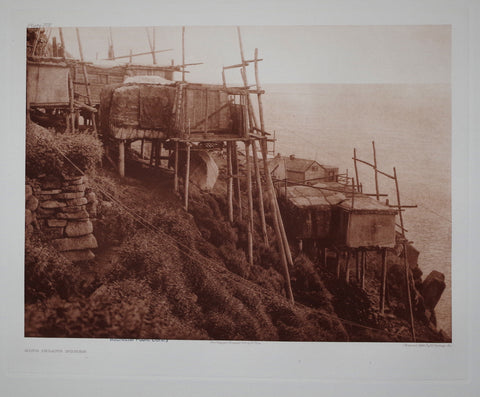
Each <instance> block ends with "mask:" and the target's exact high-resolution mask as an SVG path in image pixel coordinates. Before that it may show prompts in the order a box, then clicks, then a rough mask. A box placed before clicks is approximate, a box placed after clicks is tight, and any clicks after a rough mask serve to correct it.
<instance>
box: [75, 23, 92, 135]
mask: <svg viewBox="0 0 480 397" xmlns="http://www.w3.org/2000/svg"><path fill="white" fill-rule="evenodd" d="M75 30H76V33H77V41H78V50H79V52H80V60H81V61H82V72H83V79H84V81H85V89H86V92H87V102H88V105H89V106H92V99H91V98H92V96H91V94H90V83H89V81H88V73H87V67H86V66H85V63H84V62H83V61H84V59H83V49H82V41H81V40H80V31H79V30H78V28H75ZM91 120H92V126H93V131H94V133H97V124H96V122H95V113H91Z"/></svg>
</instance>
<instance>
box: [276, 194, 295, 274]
mask: <svg viewBox="0 0 480 397" xmlns="http://www.w3.org/2000/svg"><path fill="white" fill-rule="evenodd" d="M274 193H275V191H274ZM274 207H275V209H276V214H277V218H278V224H279V227H280V233H281V236H282V239H283V245H284V247H285V255H286V257H287V261H288V264H289V266H290V267H293V259H292V252H291V251H290V245H289V244H288V239H287V233H286V232H285V226H284V225H283V220H282V214H281V213H280V207H279V206H278V201H277V198H276V196H275V194H274Z"/></svg>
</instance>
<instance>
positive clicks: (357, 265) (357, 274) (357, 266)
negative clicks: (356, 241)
mask: <svg viewBox="0 0 480 397" xmlns="http://www.w3.org/2000/svg"><path fill="white" fill-rule="evenodd" d="M359 256H360V252H359V251H358V249H357V250H355V279H356V281H357V284H359V283H360V258H359Z"/></svg>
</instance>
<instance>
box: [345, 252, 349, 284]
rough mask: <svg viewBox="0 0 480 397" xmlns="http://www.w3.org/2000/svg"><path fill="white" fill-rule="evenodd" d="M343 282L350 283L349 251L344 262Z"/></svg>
mask: <svg viewBox="0 0 480 397" xmlns="http://www.w3.org/2000/svg"><path fill="white" fill-rule="evenodd" d="M345 282H346V283H347V284H348V283H349V282H350V250H348V251H347V259H346V260H345Z"/></svg>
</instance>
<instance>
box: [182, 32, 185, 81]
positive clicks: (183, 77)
mask: <svg viewBox="0 0 480 397" xmlns="http://www.w3.org/2000/svg"><path fill="white" fill-rule="evenodd" d="M182 82H184V83H185V26H182Z"/></svg>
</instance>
